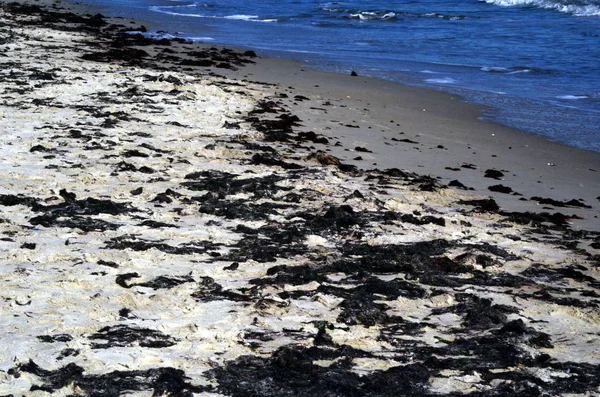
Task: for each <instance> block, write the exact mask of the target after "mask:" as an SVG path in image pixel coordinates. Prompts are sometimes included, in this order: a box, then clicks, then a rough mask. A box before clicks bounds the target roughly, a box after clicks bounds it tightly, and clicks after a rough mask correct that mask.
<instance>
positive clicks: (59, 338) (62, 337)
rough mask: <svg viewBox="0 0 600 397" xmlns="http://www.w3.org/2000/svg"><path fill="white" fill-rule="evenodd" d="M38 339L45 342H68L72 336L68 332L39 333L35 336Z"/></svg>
mask: <svg viewBox="0 0 600 397" xmlns="http://www.w3.org/2000/svg"><path fill="white" fill-rule="evenodd" d="M37 338H38V339H39V340H40V341H42V342H46V343H54V342H70V341H72V340H73V337H72V336H71V335H68V334H56V335H39V336H38V337H37Z"/></svg>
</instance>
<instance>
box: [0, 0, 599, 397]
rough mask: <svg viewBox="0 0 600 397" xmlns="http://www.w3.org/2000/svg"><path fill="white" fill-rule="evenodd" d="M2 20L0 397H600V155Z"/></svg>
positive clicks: (26, 13) (378, 94)
mask: <svg viewBox="0 0 600 397" xmlns="http://www.w3.org/2000/svg"><path fill="white" fill-rule="evenodd" d="M2 6H3V8H2V11H1V14H0V15H1V18H2V25H1V26H0V37H1V38H2V50H3V52H2V53H3V54H4V55H6V56H4V57H2V58H0V61H1V62H2V63H3V67H2V72H1V74H0V76H1V83H0V84H1V87H2V94H1V96H0V114H1V116H2V117H1V118H0V144H1V145H2V162H1V167H2V168H1V169H2V175H3V176H2V184H1V187H0V208H1V209H2V212H1V213H0V232H1V233H2V236H3V237H2V239H1V240H0V250H1V251H0V254H1V256H0V277H1V280H2V285H3V288H2V290H0V302H2V306H1V307H0V310H1V313H2V316H1V317H0V319H1V320H0V321H1V324H2V326H3V330H4V332H3V334H2V335H1V336H0V340H1V343H2V345H3V346H5V350H4V351H3V352H2V353H0V395H10V394H12V395H32V396H38V395H39V396H43V395H93V396H116V395H128V396H129V395H130V396H148V395H157V396H158V395H173V396H179V395H181V396H184V395H185V396H187V395H206V396H215V395H233V396H253V395H254V396H269V395H273V396H281V395H298V396H305V395H306V396H309V395H311V396H314V395H327V396H333V395H357V396H358V395H397V394H398V393H400V394H402V395H428V394H435V395H456V394H453V393H461V394H467V395H469V394H470V395H516V394H519V393H520V394H521V395H543V394H546V395H558V394H561V395H592V394H594V393H596V392H598V387H599V386H600V380H599V379H600V376H598V375H599V374H600V357H599V356H598V351H600V350H599V348H600V341H599V340H598V334H599V333H600V322H599V319H600V316H599V312H598V296H600V295H598V286H599V284H598V264H599V260H600V257H599V255H600V250H599V249H598V248H599V244H600V233H598V232H597V231H595V230H597V229H598V228H597V218H596V217H597V215H598V200H597V199H596V198H595V196H597V195H598V190H597V189H598V184H597V183H598V182H597V180H596V179H595V178H593V175H594V172H595V171H591V170H590V169H600V167H599V166H598V165H597V164H598V155H597V154H595V153H589V152H585V151H578V150H575V149H571V148H566V147H562V146H559V145H555V144H553V143H550V142H547V141H544V140H541V139H540V138H536V137H532V136H528V135H524V134H521V133H518V132H516V131H512V130H508V129H505V128H502V127H499V126H496V125H494V124H490V123H487V122H482V121H479V120H478V118H479V117H480V115H481V113H480V110H479V109H477V108H475V107H473V106H470V105H465V104H463V103H461V102H460V99H459V98H452V97H449V96H447V95H444V94H439V93H435V92H430V91H424V90H418V89H414V88H408V87H401V86H396V85H392V84H389V83H385V82H379V81H376V80H371V79H366V78H363V77H360V76H357V77H351V76H341V75H332V74H326V73H321V72H315V71H308V70H302V67H301V66H300V65H298V64H295V63H292V62H288V61H282V60H271V59H260V58H256V57H254V56H253V54H251V53H247V54H244V51H245V50H241V51H229V50H223V49H222V48H215V49H214V50H213V49H210V47H208V46H202V45H193V44H190V43H180V42H169V44H167V43H165V42H162V43H161V42H146V43H142V42H140V41H138V42H133V41H132V40H131V39H127V38H124V37H121V36H115V34H116V32H117V31H118V30H119V29H122V28H123V27H122V26H121V27H119V26H116V27H113V28H112V29H111V31H110V32H108V31H106V30H105V29H106V27H107V26H108V25H102V26H103V27H101V28H99V27H98V26H96V25H98V24H99V23H98V21H99V20H101V18H99V17H97V18H95V19H94V18H91V19H89V18H87V17H86V18H85V19H84V20H77V21H75V19H74V17H73V16H69V17H60V18H58V17H57V16H56V15H55V14H52V13H49V12H47V11H40V10H37V9H23V8H20V7H15V6H13V7H7V6H6V3H2ZM69 21H71V22H69ZM109 22H110V23H113V22H116V23H118V24H125V26H135V24H136V22H134V23H133V24H132V23H131V22H130V21H124V20H114V21H109ZM140 44H145V45H140ZM165 49H168V50H169V51H165ZM140 51H144V52H143V53H142V52H140ZM202 51H205V52H204V53H202ZM252 62H256V63H252ZM194 64H195V65H196V66H194ZM198 65H202V66H198ZM207 65H208V66H207ZM317 86H318V87H317ZM392 120H393V121H392ZM310 131H313V132H314V134H310V133H309V132H310ZM394 139H396V140H394ZM402 140H410V141H412V142H415V143H410V142H406V141H402ZM326 142H327V143H326ZM338 142H339V143H338ZM440 145H441V146H443V147H438V146H440ZM509 147H511V148H510V149H509ZM473 152H476V154H474V153H473ZM493 155H494V156H497V157H492V156H493ZM357 157H362V160H356V158H357ZM550 164H551V165H550ZM464 166H468V168H465V167H464ZM446 167H450V168H454V169H457V170H458V171H457V170H448V169H446ZM486 170H496V171H501V172H502V174H503V175H500V176H496V177H497V178H499V179H498V180H496V179H490V178H486V177H484V175H485V173H486ZM488 174H493V173H490V172H488ZM495 175H498V174H497V173H496V174H495ZM438 176H439V178H438ZM455 179H457V180H460V182H462V183H463V184H464V185H466V186H471V187H473V188H474V189H475V190H474V191H470V190H464V189H456V188H451V187H448V186H447V185H448V184H449V183H450V181H452V180H455ZM538 181H540V183H538ZM455 184H456V183H455ZM490 185H503V186H508V187H511V188H512V189H513V190H514V191H516V192H518V193H520V194H522V196H519V195H513V194H501V193H499V194H494V199H495V200H496V201H493V200H482V199H481V198H482V197H487V196H488V195H489V194H490V193H491V192H488V190H487V188H488V186H490ZM594 189H595V191H594ZM533 196H538V197H540V199H538V200H532V199H531V197H533ZM521 199H526V201H523V200H521ZM542 199H552V200H553V201H552V200H542ZM539 201H542V202H545V203H546V204H539ZM496 202H497V204H500V207H498V206H497V205H496ZM582 205H586V206H591V208H587V207H582ZM534 212H535V213H534ZM573 215H576V216H573Z"/></svg>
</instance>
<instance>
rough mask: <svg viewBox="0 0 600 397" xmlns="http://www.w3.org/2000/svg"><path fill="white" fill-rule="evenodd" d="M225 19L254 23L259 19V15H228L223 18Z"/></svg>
mask: <svg viewBox="0 0 600 397" xmlns="http://www.w3.org/2000/svg"><path fill="white" fill-rule="evenodd" d="M214 18H219V17H214ZM223 18H224V19H235V20H241V21H252V20H255V19H258V15H243V14H242V15H227V16H224V17H223Z"/></svg>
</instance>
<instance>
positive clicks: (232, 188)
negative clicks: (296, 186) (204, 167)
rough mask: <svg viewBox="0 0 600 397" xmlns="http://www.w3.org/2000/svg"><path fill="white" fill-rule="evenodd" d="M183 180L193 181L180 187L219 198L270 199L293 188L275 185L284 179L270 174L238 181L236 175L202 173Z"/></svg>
mask: <svg viewBox="0 0 600 397" xmlns="http://www.w3.org/2000/svg"><path fill="white" fill-rule="evenodd" d="M185 179H191V180H194V181H193V182H184V183H182V186H184V187H186V188H187V189H189V190H192V191H208V192H210V193H212V194H214V195H216V196H218V197H219V198H225V197H226V196H228V195H234V194H238V193H252V194H253V195H254V198H256V199H259V198H270V197H272V196H273V195H275V194H276V193H277V192H280V191H290V190H292V189H293V188H290V187H281V186H278V185H277V182H280V181H282V180H284V179H286V178H284V177H283V176H281V175H276V174H271V175H267V176H265V177H262V178H246V179H239V178H237V175H234V174H229V173H225V172H219V171H202V172H198V173H192V174H188V175H186V177H185Z"/></svg>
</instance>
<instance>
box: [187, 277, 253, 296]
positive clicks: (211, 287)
mask: <svg viewBox="0 0 600 397" xmlns="http://www.w3.org/2000/svg"><path fill="white" fill-rule="evenodd" d="M198 285H199V289H198V290H196V291H195V292H194V293H193V294H192V297H194V298H195V299H197V300H199V301H201V302H211V301H214V300H223V299H226V300H231V301H234V302H248V301H251V300H252V298H253V297H255V292H256V291H253V290H248V291H246V292H247V293H246V294H244V293H237V292H234V291H231V290H224V289H223V286H221V284H219V283H217V282H215V280H214V279H213V278H211V277H201V280H200V281H199V283H198Z"/></svg>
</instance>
